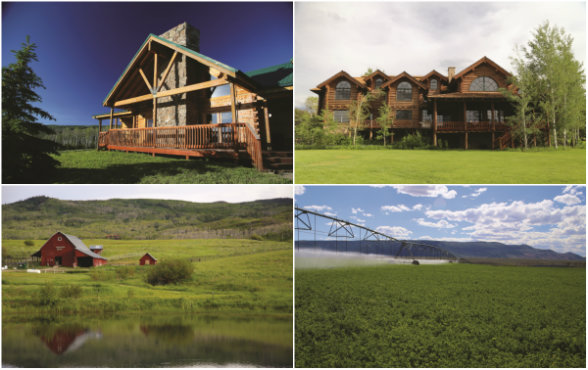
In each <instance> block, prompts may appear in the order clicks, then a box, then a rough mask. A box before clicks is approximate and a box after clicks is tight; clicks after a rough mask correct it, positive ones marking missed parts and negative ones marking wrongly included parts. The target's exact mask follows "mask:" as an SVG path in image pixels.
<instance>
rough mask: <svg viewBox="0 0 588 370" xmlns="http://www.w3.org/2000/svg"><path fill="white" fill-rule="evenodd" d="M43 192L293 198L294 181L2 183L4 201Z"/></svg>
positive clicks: (68, 196) (87, 196) (73, 196)
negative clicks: (164, 183) (261, 183)
mask: <svg viewBox="0 0 588 370" xmlns="http://www.w3.org/2000/svg"><path fill="white" fill-rule="evenodd" d="M39 195H44V196H47V197H52V198H58V199H62V200H96V199H112V198H120V199H174V200H185V201H190V202H203V203H207V202H216V201H225V202H230V203H238V202H248V201H252V200H258V199H272V198H291V197H292V185H3V186H2V204H8V203H13V202H17V201H20V200H25V199H28V198H30V197H34V196H39Z"/></svg>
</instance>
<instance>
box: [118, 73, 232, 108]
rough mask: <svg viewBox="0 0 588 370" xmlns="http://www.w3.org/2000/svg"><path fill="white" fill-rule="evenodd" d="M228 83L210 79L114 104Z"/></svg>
mask: <svg viewBox="0 0 588 370" xmlns="http://www.w3.org/2000/svg"><path fill="white" fill-rule="evenodd" d="M227 83H229V82H228V81H227V80H226V79H221V80H210V81H205V82H200V83H197V84H193V85H188V86H184V87H178V88H175V89H171V90H165V91H160V92H158V93H157V94H155V95H153V94H146V95H140V96H137V97H134V98H129V99H124V100H119V101H117V102H115V103H114V106H115V107H120V106H123V105H128V104H133V103H139V102H142V101H148V100H151V99H153V98H154V96H155V97H157V98H163V97H166V96H172V95H177V94H183V93H186V92H190V91H196V90H202V89H207V88H209V87H213V86H219V85H226V84H227Z"/></svg>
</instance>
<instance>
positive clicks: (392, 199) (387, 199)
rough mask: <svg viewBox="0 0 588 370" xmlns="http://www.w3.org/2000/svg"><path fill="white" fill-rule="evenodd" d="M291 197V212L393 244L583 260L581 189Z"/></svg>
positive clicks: (311, 192) (372, 189) (311, 190)
mask: <svg viewBox="0 0 588 370" xmlns="http://www.w3.org/2000/svg"><path fill="white" fill-rule="evenodd" d="M295 193H296V197H295V200H296V205H297V206H298V207H301V208H305V209H308V210H312V211H315V212H319V213H323V214H327V215H331V216H336V217H338V218H341V219H344V220H348V221H350V222H354V223H358V224H361V225H364V226H367V227H369V228H371V229H375V230H378V231H380V232H382V233H384V234H387V235H390V236H393V237H396V238H399V239H413V240H414V239H420V240H428V239H429V240H431V239H434V240H447V241H472V240H475V241H494V242H500V243H505V244H528V245H530V246H532V247H535V248H541V249H552V250H554V251H557V252H573V253H577V254H579V255H582V256H586V188H585V186H469V187H467V186H444V185H431V186H410V185H395V186H300V185H298V186H296V189H295ZM319 226H320V224H319ZM325 227H326V228H327V230H324V231H328V226H325Z"/></svg>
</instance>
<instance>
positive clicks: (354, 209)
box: [351, 208, 363, 215]
mask: <svg viewBox="0 0 588 370" xmlns="http://www.w3.org/2000/svg"><path fill="white" fill-rule="evenodd" d="M362 212H363V209H361V208H351V213H353V214H354V215H355V214H358V213H362Z"/></svg>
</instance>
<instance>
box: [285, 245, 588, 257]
mask: <svg viewBox="0 0 588 370" xmlns="http://www.w3.org/2000/svg"><path fill="white" fill-rule="evenodd" d="M407 241H410V242H415V243H420V244H427V245H430V246H433V247H439V248H441V249H444V250H447V251H449V252H451V253H453V254H454V255H455V256H457V257H458V258H519V259H538V260H566V261H585V260H586V259H585V258H584V257H582V256H579V255H577V254H575V253H570V252H568V253H558V252H555V251H552V250H550V249H538V248H533V247H531V246H528V245H526V244H521V245H508V244H503V243H497V242H445V241H438V240H407ZM296 245H297V246H300V247H301V248H319V249H323V250H332V251H334V250H337V251H347V252H358V253H368V254H383V255H395V254H396V252H397V251H398V247H399V245H400V243H398V242H390V241H355V240H354V241H349V242H347V243H346V242H345V241H341V240H339V241H337V242H336V241H334V240H317V241H305V240H302V241H300V242H298V241H297V242H296Z"/></svg>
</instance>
